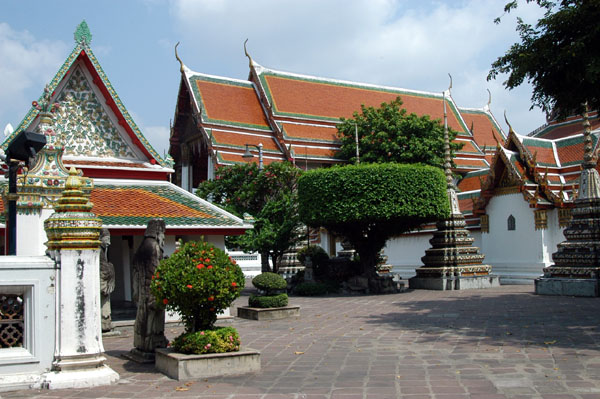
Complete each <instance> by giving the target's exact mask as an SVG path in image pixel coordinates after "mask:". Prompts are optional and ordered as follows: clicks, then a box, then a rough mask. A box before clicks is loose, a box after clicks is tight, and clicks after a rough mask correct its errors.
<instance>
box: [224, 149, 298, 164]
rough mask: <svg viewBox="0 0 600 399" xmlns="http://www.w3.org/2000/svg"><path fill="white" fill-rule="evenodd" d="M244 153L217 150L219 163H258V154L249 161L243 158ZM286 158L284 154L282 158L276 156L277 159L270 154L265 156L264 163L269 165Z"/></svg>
mask: <svg viewBox="0 0 600 399" xmlns="http://www.w3.org/2000/svg"><path fill="white" fill-rule="evenodd" d="M242 154H243V153H242V152H240V153H235V154H233V153H229V152H222V151H218V152H217V158H218V164H220V165H224V164H229V163H247V162H254V163H258V157H257V156H256V155H255V156H254V157H253V158H252V159H251V160H250V161H247V160H246V159H244V158H242ZM285 160H286V159H285V158H284V157H283V155H282V156H281V157H280V158H276V159H273V158H271V157H270V156H269V157H263V164H265V165H268V164H270V163H273V162H282V161H285Z"/></svg>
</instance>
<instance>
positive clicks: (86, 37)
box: [73, 20, 92, 47]
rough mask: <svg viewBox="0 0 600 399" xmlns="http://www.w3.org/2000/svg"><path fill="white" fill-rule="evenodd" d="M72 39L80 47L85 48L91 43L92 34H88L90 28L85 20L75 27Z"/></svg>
mask: <svg viewBox="0 0 600 399" xmlns="http://www.w3.org/2000/svg"><path fill="white" fill-rule="evenodd" d="M73 37H74V38H75V43H77V44H79V45H81V46H84V47H87V46H89V45H90V43H91V42H92V33H91V32H90V28H89V27H88V24H87V22H85V20H83V21H81V23H80V24H79V25H77V29H75V33H74V34H73Z"/></svg>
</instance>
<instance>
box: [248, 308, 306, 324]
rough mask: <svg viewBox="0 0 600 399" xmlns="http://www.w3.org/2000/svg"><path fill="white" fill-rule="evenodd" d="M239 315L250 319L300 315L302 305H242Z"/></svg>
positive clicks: (284, 317)
mask: <svg viewBox="0 0 600 399" xmlns="http://www.w3.org/2000/svg"><path fill="white" fill-rule="evenodd" d="M237 311H238V313H237V315H238V317H241V318H242V319H249V320H259V321H261V320H278V319H286V318H288V317H298V316H300V306H284V307H281V308H251V307H249V306H240V307H239V308H237Z"/></svg>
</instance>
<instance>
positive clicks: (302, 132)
mask: <svg viewBox="0 0 600 399" xmlns="http://www.w3.org/2000/svg"><path fill="white" fill-rule="evenodd" d="M281 126H282V128H283V129H282V131H283V136H284V137H285V138H286V139H288V140H294V139H299V140H318V141H329V142H338V141H339V140H338V137H337V129H336V128H333V127H325V126H315V125H306V124H297V123H282V124H281Z"/></svg>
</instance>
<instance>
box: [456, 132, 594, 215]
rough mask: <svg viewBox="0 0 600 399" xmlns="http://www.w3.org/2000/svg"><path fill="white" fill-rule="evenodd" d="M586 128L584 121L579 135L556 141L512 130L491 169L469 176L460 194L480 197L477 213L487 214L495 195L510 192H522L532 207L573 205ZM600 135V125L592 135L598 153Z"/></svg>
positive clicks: (474, 207) (475, 211) (461, 196)
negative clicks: (583, 132) (523, 134)
mask: <svg viewBox="0 0 600 399" xmlns="http://www.w3.org/2000/svg"><path fill="white" fill-rule="evenodd" d="M582 129H583V128H582V126H581V124H580V129H579V131H580V133H579V134H576V135H571V136H568V137H565V138H560V139H555V140H548V139H542V138H537V137H527V136H521V135H518V134H516V133H515V132H514V131H512V130H511V131H510V132H509V135H508V138H507V140H506V143H505V145H504V146H503V147H499V150H498V151H497V152H496V155H495V156H494V159H493V161H492V166H491V168H490V169H489V170H482V171H478V172H470V173H467V174H466V175H465V177H464V179H462V181H461V182H460V183H459V188H460V189H461V191H463V193H464V194H461V195H459V197H460V198H466V197H467V196H470V197H477V198H476V199H475V201H474V204H473V207H472V208H473V210H474V213H476V214H481V213H485V207H486V205H487V203H488V202H489V199H490V198H491V197H492V196H493V195H494V194H497V193H503V192H506V191H511V192H521V193H522V195H523V197H524V199H525V200H526V201H527V202H529V204H530V206H531V207H532V208H541V209H544V208H552V207H557V208H563V207H571V206H572V203H573V199H574V197H575V196H576V193H577V190H578V181H579V175H580V174H581V165H582V163H583V152H584V148H583V147H584V143H583V139H584V136H583V134H582V133H581V130H582ZM599 136H600V128H598V129H595V130H594V131H593V132H592V135H591V138H592V143H593V151H594V153H596V152H597V151H598V147H599V145H598V138H599ZM596 162H597V160H596ZM597 168H600V166H597Z"/></svg>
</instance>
